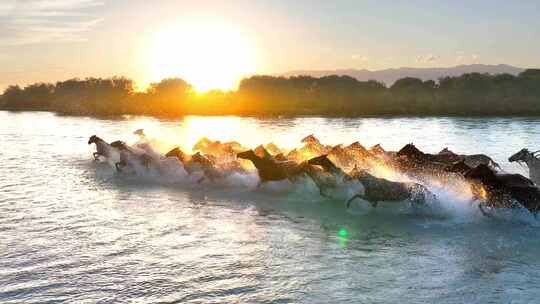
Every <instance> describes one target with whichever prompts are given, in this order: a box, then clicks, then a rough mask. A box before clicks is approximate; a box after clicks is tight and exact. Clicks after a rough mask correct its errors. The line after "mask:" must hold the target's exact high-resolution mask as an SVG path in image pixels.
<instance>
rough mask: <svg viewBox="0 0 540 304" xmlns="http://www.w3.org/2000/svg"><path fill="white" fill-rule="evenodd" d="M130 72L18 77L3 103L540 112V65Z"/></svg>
mask: <svg viewBox="0 0 540 304" xmlns="http://www.w3.org/2000/svg"><path fill="white" fill-rule="evenodd" d="M134 88H135V85H134V82H133V81H132V80H131V79H128V78H125V77H112V78H86V79H70V80H66V81H59V82H56V83H54V84H52V83H36V84H31V85H28V86H25V87H20V86H18V85H11V86H9V87H7V88H6V89H5V91H4V93H3V94H2V95H0V109H8V110H44V111H54V112H58V113H64V114H75V115H122V114H139V115H156V116H181V115H188V114H202V115H229V114H234V115H323V116H371V115H415V116H416V115H465V116H470V115H503V116H507V115H519V116H529V115H530V116H533V115H540V69H528V70H525V71H523V72H522V73H520V74H519V75H517V76H514V75H510V74H498V75H490V74H480V73H469V74H463V75H461V76H456V77H443V78H440V79H438V81H433V80H427V81H423V80H421V79H418V78H411V77H406V78H402V79H399V80H397V81H396V82H395V83H394V84H392V85H391V86H386V85H385V84H384V83H381V82H378V81H375V80H369V81H358V80H357V79H355V78H352V77H349V76H337V75H332V76H325V77H320V78H317V77H311V76H293V77H277V76H252V77H249V78H245V79H243V80H242V81H241V82H240V85H239V88H238V90H237V91H229V92H223V91H219V90H214V91H209V92H206V93H203V94H199V93H196V92H195V91H194V89H193V87H192V86H191V85H190V84H189V83H187V82H186V81H184V80H182V79H180V78H167V79H163V80H162V81H160V82H158V83H152V84H151V85H150V86H149V87H148V88H147V89H146V91H144V92H136V91H135V90H134Z"/></svg>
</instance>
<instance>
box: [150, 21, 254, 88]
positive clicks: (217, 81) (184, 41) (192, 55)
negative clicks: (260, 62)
mask: <svg viewBox="0 0 540 304" xmlns="http://www.w3.org/2000/svg"><path fill="white" fill-rule="evenodd" d="M150 50H151V51H150V52H149V58H148V63H149V69H150V75H151V79H152V81H159V80H161V79H163V78H167V77H180V78H182V79H184V80H186V81H187V82H189V83H190V84H191V85H193V86H194V88H195V90H196V91H197V92H206V91H209V90H212V89H220V90H232V89H235V88H236V87H237V86H238V82H239V81H240V80H241V78H242V77H245V76H248V75H250V74H253V73H254V72H255V52H254V49H253V47H252V45H251V44H250V43H249V41H248V39H247V38H246V37H245V36H244V35H242V34H241V33H240V32H239V31H237V30H234V29H233V28H230V27H227V26H223V25H209V24H202V25H201V24H199V25H194V24H192V25H175V26H171V27H168V28H164V29H162V30H161V31H159V32H158V33H157V34H156V35H155V37H154V41H153V42H152V43H151V44H150Z"/></svg>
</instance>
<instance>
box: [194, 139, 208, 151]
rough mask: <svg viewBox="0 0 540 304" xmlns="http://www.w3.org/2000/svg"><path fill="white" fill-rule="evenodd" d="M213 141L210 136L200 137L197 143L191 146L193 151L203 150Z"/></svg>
mask: <svg viewBox="0 0 540 304" xmlns="http://www.w3.org/2000/svg"><path fill="white" fill-rule="evenodd" d="M211 143H212V141H211V140H210V139H208V137H204V136H203V137H201V139H199V140H198V141H197V142H196V143H195V145H194V146H193V148H191V150H193V151H197V150H201V149H204V148H205V147H206V146H208V145H209V144H211Z"/></svg>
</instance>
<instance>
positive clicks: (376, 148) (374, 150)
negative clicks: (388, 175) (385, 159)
mask: <svg viewBox="0 0 540 304" xmlns="http://www.w3.org/2000/svg"><path fill="white" fill-rule="evenodd" d="M369 152H371V153H373V154H375V155H379V154H384V153H385V152H386V151H385V150H384V149H383V147H382V146H381V145H380V144H376V145H375V146H373V147H371V148H369Z"/></svg>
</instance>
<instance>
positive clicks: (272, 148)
mask: <svg viewBox="0 0 540 304" xmlns="http://www.w3.org/2000/svg"><path fill="white" fill-rule="evenodd" d="M265 148H266V150H267V151H271V152H272V153H274V154H279V153H281V149H280V148H279V147H278V146H277V145H276V144H274V143H273V142H271V143H268V144H266V145H265Z"/></svg>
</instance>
